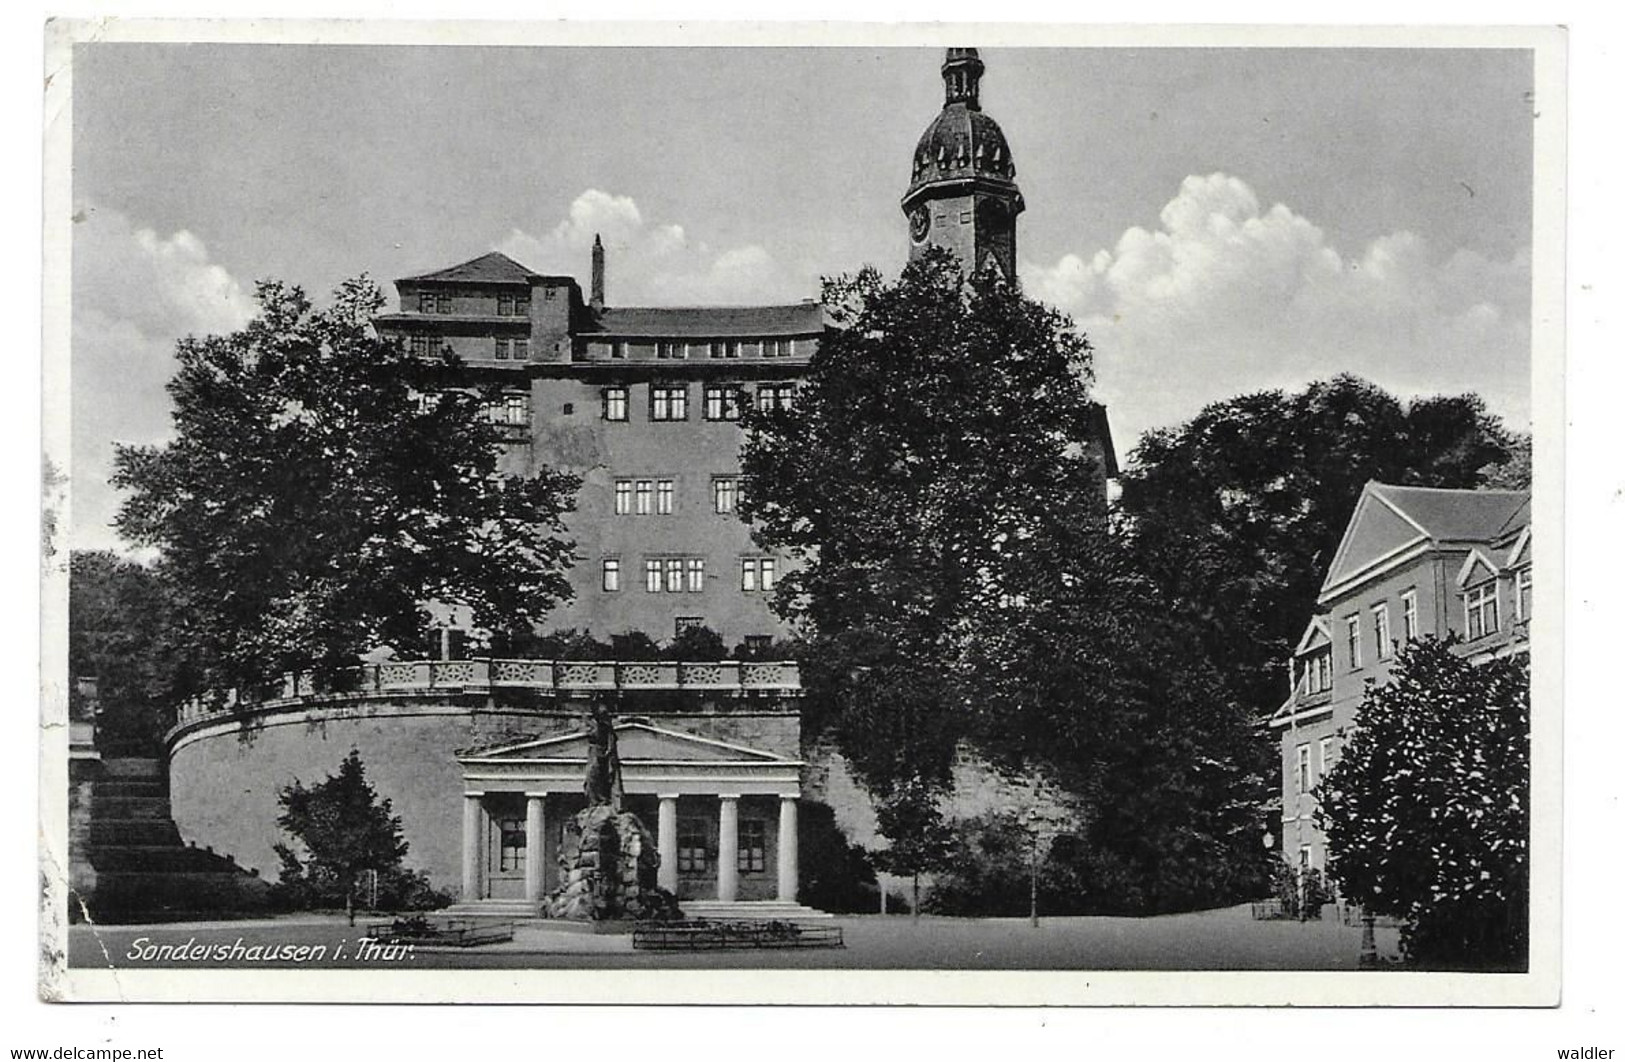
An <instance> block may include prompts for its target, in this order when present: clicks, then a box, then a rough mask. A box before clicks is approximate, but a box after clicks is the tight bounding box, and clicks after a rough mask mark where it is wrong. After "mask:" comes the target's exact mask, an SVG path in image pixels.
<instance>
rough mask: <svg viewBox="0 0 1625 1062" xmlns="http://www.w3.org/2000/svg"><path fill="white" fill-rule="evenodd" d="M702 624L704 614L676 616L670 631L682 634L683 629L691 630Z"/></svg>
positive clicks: (703, 624)
mask: <svg viewBox="0 0 1625 1062" xmlns="http://www.w3.org/2000/svg"><path fill="white" fill-rule="evenodd" d="M703 626H705V617H704V616H678V617H677V619H676V620H675V621H674V622H673V623H672V633H673V634H682V633H683V632H684V631H691V630H694V629H696V628H698V627H703Z"/></svg>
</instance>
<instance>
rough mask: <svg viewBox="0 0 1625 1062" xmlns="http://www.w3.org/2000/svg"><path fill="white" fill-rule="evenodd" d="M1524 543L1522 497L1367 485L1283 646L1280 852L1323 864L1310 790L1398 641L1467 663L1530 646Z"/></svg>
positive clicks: (1387, 669) (1383, 678)
mask: <svg viewBox="0 0 1625 1062" xmlns="http://www.w3.org/2000/svg"><path fill="white" fill-rule="evenodd" d="M1532 552H1533V547H1532V546H1531V543H1530V522H1529V492H1528V491H1526V490H1442V489H1437V488H1430V487H1401V486H1393V485H1390V484H1386V483H1377V482H1375V481H1373V482H1371V483H1367V484H1366V486H1365V490H1364V491H1362V492H1361V494H1360V500H1359V502H1358V503H1357V504H1356V505H1355V509H1354V515H1353V516H1352V517H1351V518H1350V520H1349V525H1348V528H1347V529H1346V530H1345V531H1344V533H1343V539H1342V542H1341V543H1340V544H1339V546H1338V548H1337V552H1336V554H1334V555H1333V558H1332V563H1331V567H1330V569H1329V570H1328V571H1327V573H1326V580H1325V582H1324V583H1323V584H1322V586H1321V590H1320V596H1319V599H1318V602H1317V607H1316V611H1315V615H1314V616H1312V617H1311V618H1310V620H1309V623H1308V626H1307V627H1306V628H1305V629H1304V632H1303V636H1302V638H1300V639H1299V641H1298V644H1297V646H1296V648H1295V649H1294V650H1293V655H1292V659H1291V662H1290V668H1291V675H1290V677H1291V689H1292V693H1291V695H1290V696H1289V697H1288V698H1287V699H1286V701H1285V702H1284V703H1283V704H1282V705H1281V706H1280V708H1279V709H1278V710H1277V711H1276V712H1275V713H1274V715H1273V716H1272V717H1271V718H1270V726H1271V727H1272V728H1274V729H1275V730H1276V731H1278V733H1279V736H1280V746H1281V809H1282V810H1281V846H1282V851H1283V854H1284V855H1286V857H1287V858H1288V859H1290V860H1291V861H1292V862H1293V863H1294V864H1295V865H1297V866H1298V867H1300V868H1306V869H1307V868H1313V869H1316V870H1324V869H1325V868H1326V840H1325V837H1324V835H1323V834H1322V833H1321V831H1320V829H1319V828H1318V827H1317V826H1316V825H1315V819H1314V816H1315V806H1316V802H1315V797H1314V789H1315V786H1316V785H1317V784H1319V781H1320V779H1321V778H1323V777H1325V775H1326V772H1327V771H1329V770H1330V769H1331V767H1332V765H1333V764H1335V763H1336V762H1337V755H1338V750H1339V749H1340V748H1341V747H1342V745H1343V743H1344V742H1345V741H1346V740H1347V738H1348V735H1349V733H1350V731H1351V730H1352V728H1353V727H1355V726H1356V725H1357V724H1358V719H1357V711H1358V708H1359V706H1360V702H1361V700H1362V698H1363V697H1364V695H1365V689H1366V686H1367V684H1368V683H1374V684H1376V685H1379V686H1380V685H1382V684H1383V683H1385V682H1387V681H1388V679H1389V676H1390V673H1391V671H1392V669H1393V664H1394V661H1395V658H1396V657H1397V655H1398V653H1399V651H1400V649H1401V648H1403V646H1404V645H1405V643H1406V642H1408V641H1410V640H1411V639H1413V638H1420V637H1423V636H1427V635H1431V636H1434V637H1440V638H1442V637H1445V636H1446V635H1448V634H1457V635H1460V636H1461V639H1462V641H1461V642H1460V645H1459V651H1460V652H1461V653H1463V654H1466V655H1467V656H1468V657H1469V658H1470V659H1473V660H1484V659H1489V658H1491V657H1494V656H1505V655H1508V654H1514V653H1527V652H1528V651H1529V624H1530V618H1531V610H1532V606H1533V593H1534V572H1533V568H1532V566H1531V565H1532V560H1533V556H1532Z"/></svg>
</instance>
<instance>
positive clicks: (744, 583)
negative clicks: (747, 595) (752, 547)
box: [739, 557, 779, 592]
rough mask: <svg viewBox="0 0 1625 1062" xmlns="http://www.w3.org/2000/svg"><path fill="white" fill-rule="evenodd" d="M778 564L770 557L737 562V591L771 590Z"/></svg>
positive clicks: (745, 559) (749, 558)
mask: <svg viewBox="0 0 1625 1062" xmlns="http://www.w3.org/2000/svg"><path fill="white" fill-rule="evenodd" d="M778 566H779V562H778V561H776V560H774V559H773V558H772V557H745V558H743V559H742V560H740V562H739V589H741V590H744V591H747V592H749V591H754V590H771V589H773V581H774V579H775V578H776V577H777V575H778Z"/></svg>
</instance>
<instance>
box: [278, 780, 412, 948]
mask: <svg viewBox="0 0 1625 1062" xmlns="http://www.w3.org/2000/svg"><path fill="white" fill-rule="evenodd" d="M277 802H278V803H279V804H280V805H281V807H282V814H281V815H280V816H278V818H277V825H279V826H281V827H282V829H283V830H284V831H285V832H287V834H288V835H289V836H290V837H291V838H292V839H293V840H294V841H295V842H296V843H297V845H298V846H299V847H298V849H295V848H294V847H293V846H290V845H285V844H277V845H275V846H274V848H275V850H276V853H277V855H278V857H280V858H281V860H282V876H281V881H280V882H279V888H281V889H282V890H283V891H284V892H285V893H289V894H291V895H293V896H294V897H296V898H297V899H298V900H299V901H301V902H303V903H305V904H307V905H314V904H317V903H321V902H324V901H325V902H332V901H334V900H336V899H337V898H340V897H342V899H343V901H344V913H345V915H346V916H348V918H349V920H350V924H351V925H355V894H356V888H357V884H358V882H359V880H360V877H361V874H362V873H363V872H364V871H369V870H370V871H373V872H375V873H377V874H378V875H379V876H380V878H389V879H398V878H400V877H401V876H402V874H403V873H405V874H408V875H410V872H405V871H403V868H402V866H401V860H402V859H404V858H405V857H406V852H407V848H408V845H407V842H406V841H405V840H404V839H403V838H402V836H401V819H400V816H398V815H394V814H391V806H390V802H389V800H388V799H385V800H383V801H380V800H379V799H378V794H377V793H376V792H375V791H374V790H373V787H372V784H371V783H370V782H368V781H367V772H366V768H365V767H364V766H362V763H361V753H359V752H358V751H356V750H355V749H351V750H350V754H349V755H348V756H346V757H345V758H344V761H343V762H342V763H340V764H339V770H338V773H337V774H334V775H329V776H328V777H327V780H326V781H324V782H318V783H317V784H315V785H313V786H310V787H308V788H307V787H305V786H304V785H302V784H300V782H299V781H298V780H297V779H296V780H295V781H294V782H293V784H292V785H289V786H285V787H284V788H283V789H282V790H281V792H280V793H278V794H277ZM391 891H398V890H391Z"/></svg>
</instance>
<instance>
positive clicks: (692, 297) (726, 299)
mask: <svg viewBox="0 0 1625 1062" xmlns="http://www.w3.org/2000/svg"><path fill="white" fill-rule="evenodd" d="M594 236H598V237H600V238H601V239H602V240H603V241H604V252H605V259H606V270H605V272H606V275H607V276H606V282H605V289H606V295H607V297H608V301H609V302H610V304H611V305H615V304H617V303H618V304H621V305H629V304H655V305H660V304H667V305H669V304H673V303H716V304H727V303H750V302H793V301H796V300H798V299H802V298H806V297H807V296H809V295H811V294H813V293H814V292H813V291H812V290H810V289H807V290H804V288H805V285H802V286H798V285H797V282H796V280H795V279H794V278H792V277H790V276H789V275H788V273H787V272H786V270H785V269H784V268H783V267H782V266H781V265H780V264H779V263H778V262H777V261H775V260H774V258H773V256H772V255H770V254H768V252H767V251H765V250H764V249H762V248H761V247H758V246H756V245H754V244H747V245H744V246H741V247H731V248H725V249H722V250H716V249H713V248H712V247H710V246H708V245H707V244H705V243H703V242H695V241H693V240H691V239H690V237H689V234H688V232H687V231H686V230H685V229H684V228H683V226H681V225H678V224H673V223H653V222H651V221H649V220H647V219H645V217H644V216H643V212H642V210H640V209H639V208H638V205H637V203H636V202H635V201H634V200H633V199H632V197H630V196H624V195H615V194H613V193H611V192H605V191H601V190H599V189H596V188H589V189H588V190H587V191H585V192H582V193H581V194H580V195H578V196H577V197H576V198H575V201H574V202H572V203H571V204H570V209H569V212H568V213H567V215H566V216H565V217H564V218H563V219H561V220H560V221H559V222H558V223H557V224H555V225H554V226H553V227H552V228H551V229H548V230H547V231H546V232H544V233H543V234H541V235H535V234H533V233H531V232H528V231H526V230H524V229H517V228H516V229H514V230H512V231H511V232H509V233H508V236H507V237H506V238H505V239H504V240H503V241H502V242H501V243H500V244H498V246H497V249H498V250H499V251H501V252H502V253H504V254H506V255H508V256H509V257H510V258H513V259H516V260H517V261H520V262H523V263H524V264H525V265H527V266H529V267H530V268H532V269H535V270H537V271H538V272H543V273H562V274H567V275H570V276H576V277H585V276H586V272H587V265H588V258H587V255H588V253H589V249H590V248H591V247H592V241H593V237H594Z"/></svg>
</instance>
